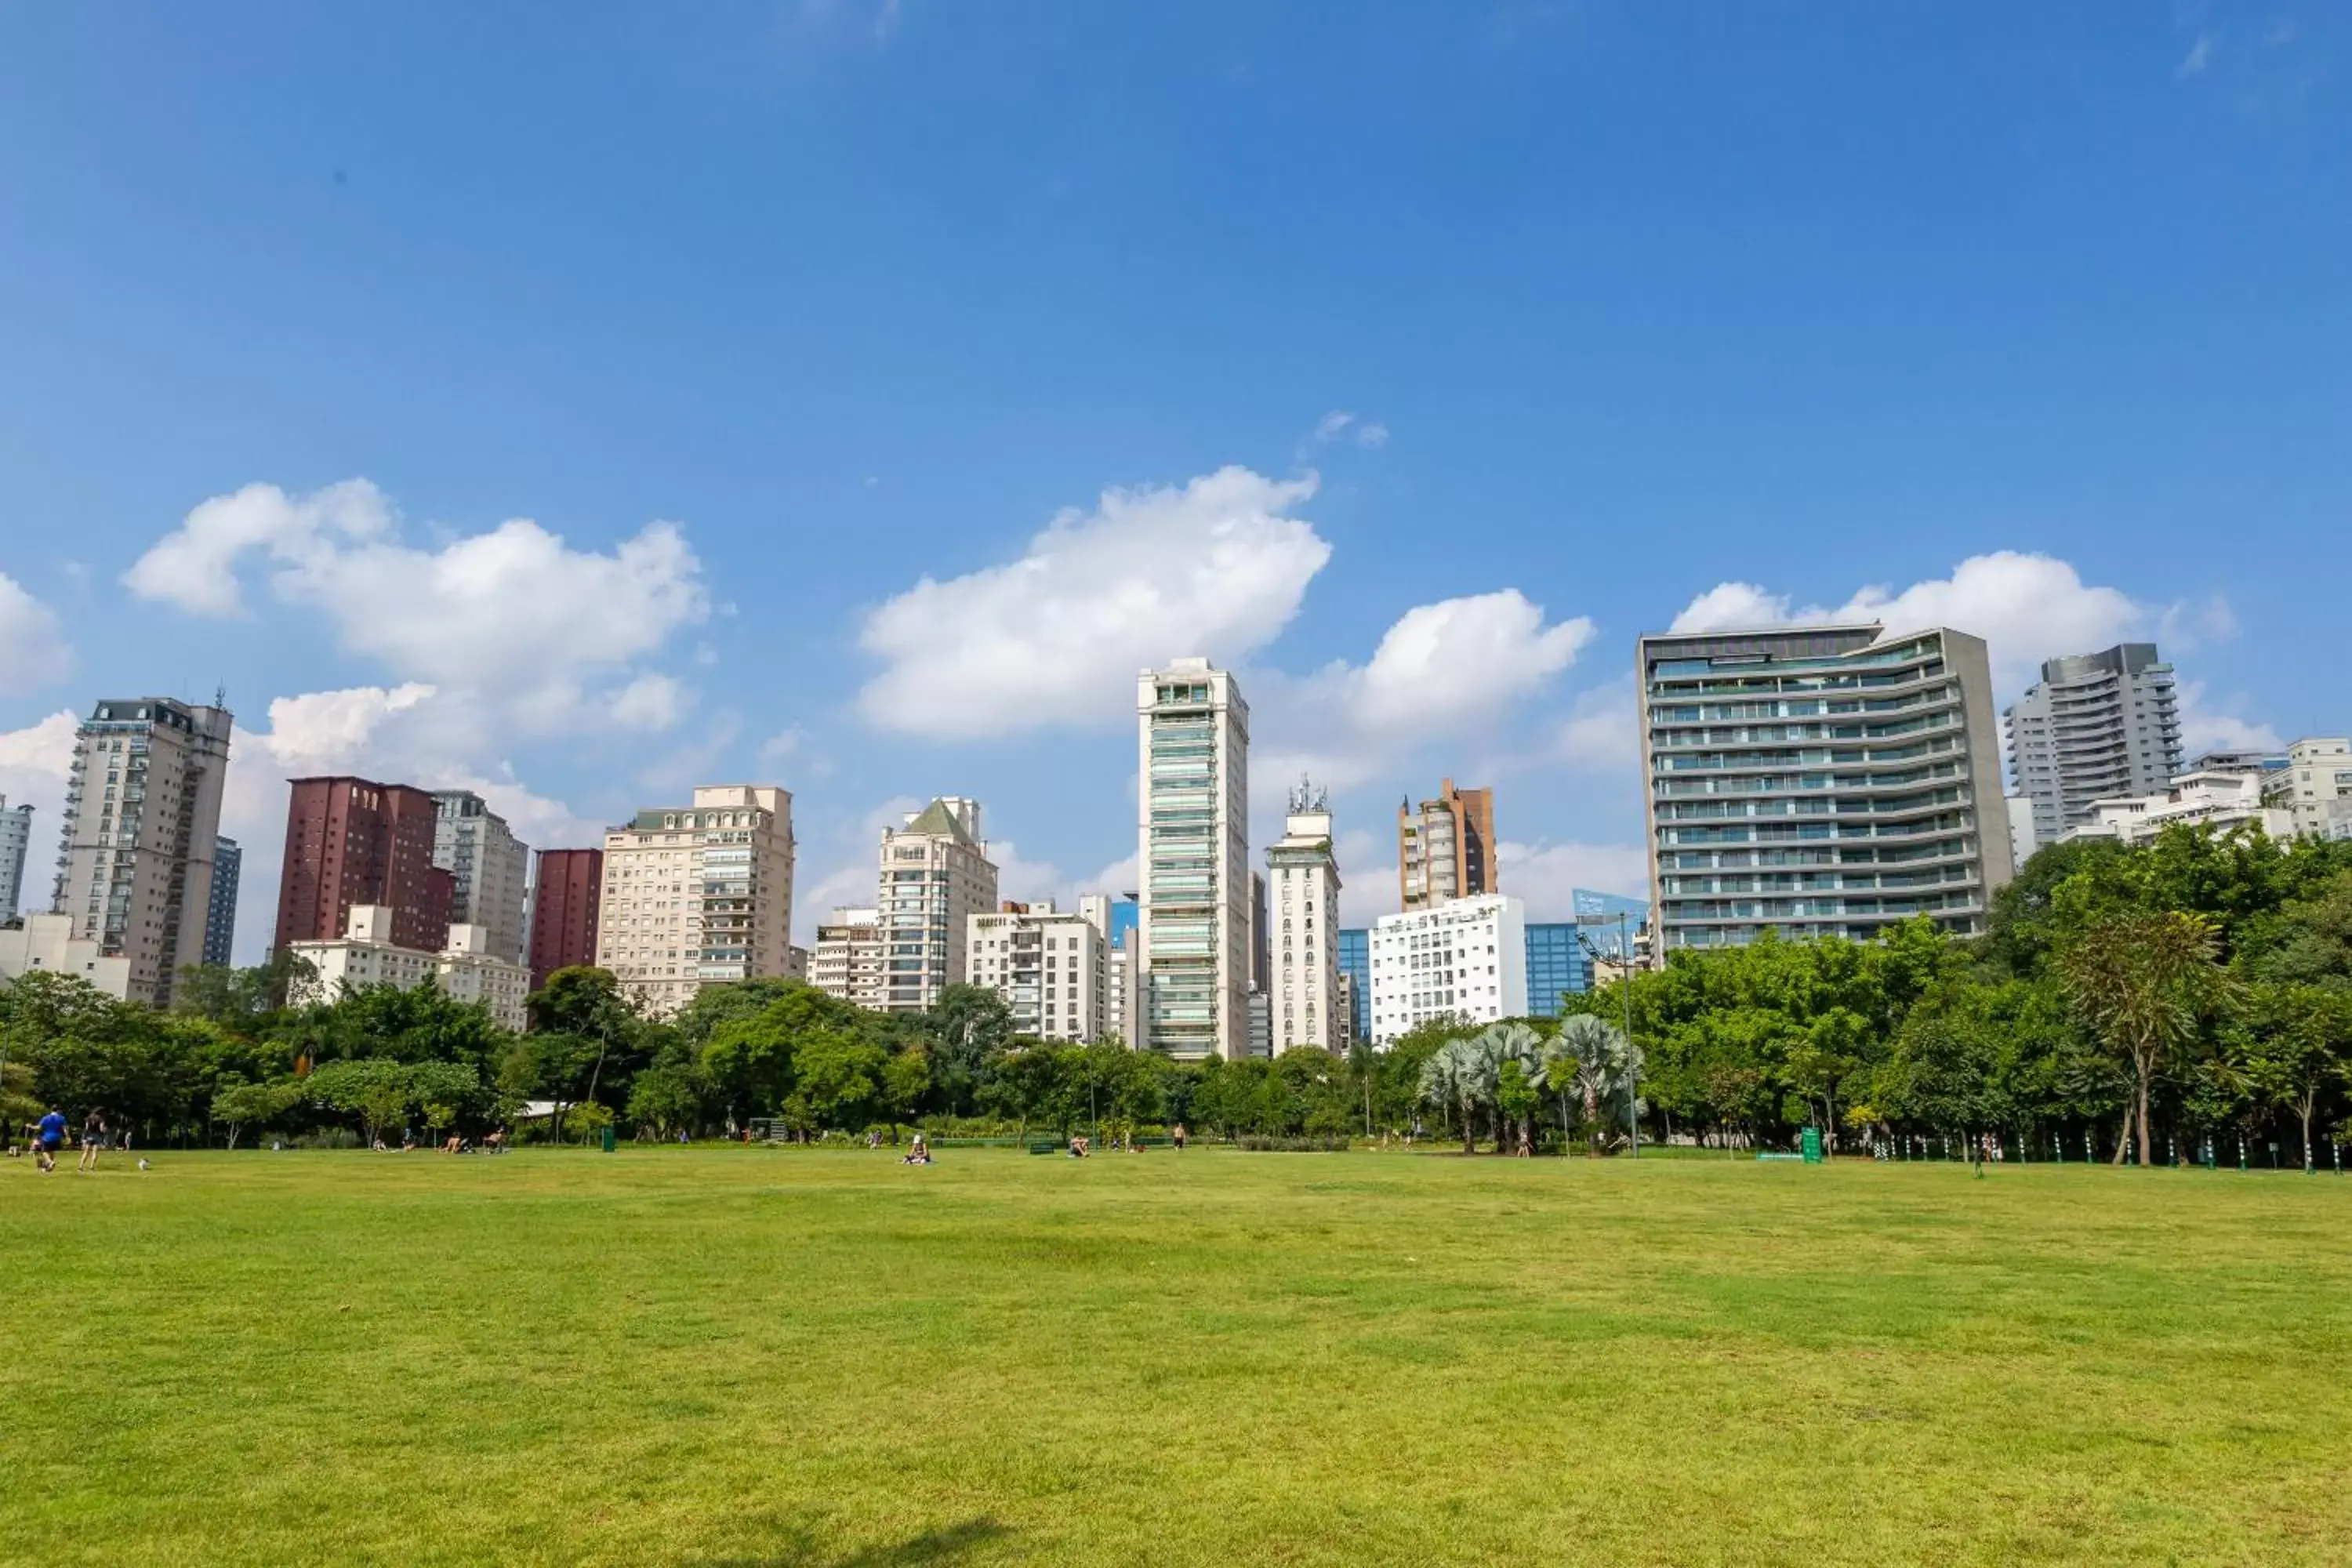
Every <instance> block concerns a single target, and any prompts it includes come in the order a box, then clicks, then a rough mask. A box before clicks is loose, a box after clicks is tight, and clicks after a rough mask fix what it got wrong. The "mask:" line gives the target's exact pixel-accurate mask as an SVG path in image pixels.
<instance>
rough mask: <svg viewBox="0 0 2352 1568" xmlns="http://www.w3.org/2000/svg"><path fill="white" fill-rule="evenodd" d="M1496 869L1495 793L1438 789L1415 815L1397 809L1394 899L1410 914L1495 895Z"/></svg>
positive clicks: (1448, 785) (1450, 786)
mask: <svg viewBox="0 0 2352 1568" xmlns="http://www.w3.org/2000/svg"><path fill="white" fill-rule="evenodd" d="M1500 881H1501V879H1500V878H1499V877H1498V876H1497V875H1496V865H1495V792H1494V791H1493V790H1491V789H1461V790H1458V789H1455V788H1454V781H1453V780H1452V779H1445V780H1442V781H1441V782H1440V783H1439V784H1438V789H1437V798H1436V799H1435V800H1424V801H1423V802H1422V803H1421V807H1420V809H1419V810H1415V809H1414V808H1413V805H1412V802H1411V801H1406V802H1404V803H1402V805H1399V806H1398V807H1397V897H1398V899H1399V900H1401V901H1402V903H1403V906H1404V907H1405V908H1406V909H1408V910H1426V909H1434V908H1435V907H1436V906H1438V905H1439V904H1442V903H1444V902H1446V901H1447V900H1452V899H1469V898H1475V897H1477V896H1478V895H1479V894H1481V893H1493V892H1499V891H1500V890H1501V888H1500Z"/></svg>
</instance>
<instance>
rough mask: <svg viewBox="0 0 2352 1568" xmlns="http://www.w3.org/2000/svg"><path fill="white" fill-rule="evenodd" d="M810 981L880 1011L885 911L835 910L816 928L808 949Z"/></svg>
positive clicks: (829, 991)
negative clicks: (812, 945)
mask: <svg viewBox="0 0 2352 1568" xmlns="http://www.w3.org/2000/svg"><path fill="white" fill-rule="evenodd" d="M808 983H809V984H812V985H814V986H815V987H816V988H817V989H818V990H820V991H822V992H824V994H826V995H828V996H838V997H840V998H841V999H842V1000H843V1001H845V1002H853V1003H856V1005H858V1006H860V1007H866V1008H870V1009H873V1010H875V1011H877V1012H878V1011H879V1010H880V1009H881V1006H882V915H881V911H880V910H834V911H833V920H832V921H831V922H830V923H828V924H824V925H820V926H818V927H817V928H816V946H814V948H811V949H810V950H809V960H808Z"/></svg>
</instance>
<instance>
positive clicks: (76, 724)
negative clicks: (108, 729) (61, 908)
mask: <svg viewBox="0 0 2352 1568" xmlns="http://www.w3.org/2000/svg"><path fill="white" fill-rule="evenodd" d="M80 725H81V721H79V719H77V718H76V717H75V716H74V714H73V712H72V711H71V710H68V709H63V708H61V709H59V710H58V711H56V712H54V713H52V714H50V715H49V716H48V717H47V718H46V719H43V720H41V721H39V722H38V723H35V724H27V725H26V727H25V728H23V729H21V730H9V731H0V797H5V799H6V801H7V804H8V806H9V808H10V809H11V810H14V809H15V808H16V807H17V806H20V805H29V806H31V807H32V808H33V839H32V843H31V844H30V845H28V846H27V847H26V851H25V882H24V888H23V890H22V891H21V893H20V894H19V895H18V898H19V900H20V905H19V907H20V908H23V909H26V910H46V909H47V908H48V907H49V862H50V860H51V859H52V858H54V857H55V855H56V851H57V846H58V834H59V833H60V832H61V831H62V830H63V828H64V826H65V822H64V815H63V814H64V811H65V804H66V778H67V773H66V770H67V767H68V764H70V763H72V762H73V748H74V731H76V730H77V729H79V728H80ZM11 912H12V911H10V910H0V919H5V918H6V917H7V916H8V915H9V914H10V913H11Z"/></svg>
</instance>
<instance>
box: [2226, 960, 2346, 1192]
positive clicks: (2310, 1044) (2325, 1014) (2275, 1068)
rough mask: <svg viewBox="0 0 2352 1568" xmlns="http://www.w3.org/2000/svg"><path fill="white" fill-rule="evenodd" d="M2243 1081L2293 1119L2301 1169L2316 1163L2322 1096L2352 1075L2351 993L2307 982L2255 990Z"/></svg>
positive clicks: (2310, 1167) (2251, 1007) (2255, 1093)
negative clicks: (2315, 1130)
mask: <svg viewBox="0 0 2352 1568" xmlns="http://www.w3.org/2000/svg"><path fill="white" fill-rule="evenodd" d="M2247 1013H2248V1015H2249V1016H2248V1023H2249V1025H2250V1026H2251V1034H2252V1039H2251V1042H2250V1044H2251V1048H2250V1049H2248V1050H2247V1051H2246V1052H2245V1055H2244V1057H2243V1058H2242V1059H2243V1062H2244V1067H2245V1073H2244V1081H2245V1082H2246V1083H2247V1085H2248V1087H2249V1088H2251V1089H2252V1091H2253V1093H2254V1095H2255V1096H2256V1097H2258V1098H2259V1099H2260V1100H2262V1101H2263V1103H2265V1104H2268V1105H2274V1106H2279V1107H2282V1108H2284V1110H2287V1111H2289V1112H2290V1113H2291V1114H2292V1115H2293V1116H2294V1119H2295V1121H2296V1124H2297V1126H2298V1128H2299V1129H2300V1131H2301V1132H2302V1135H2303V1168H2304V1169H2305V1170H2306V1171H2308V1170H2311V1169H2312V1168H2313V1163H2314V1161H2313V1154H2312V1141H2311V1126H2312V1119H2313V1116H2314V1115H2315V1112H2316V1111H2317V1110H2318V1109H2319V1103H2320V1099H2321V1097H2322V1096H2323V1095H2325V1094H2326V1092H2327V1090H2328V1089H2329V1088H2330V1087H2332V1086H2334V1085H2337V1084H2341V1083H2343V1082H2344V1081H2345V1079H2346V1078H2347V1075H2352V992H2344V991H2336V990H2331V989H2329V988H2327V987H2326V986H2324V985H2314V984H2268V985H2263V986H2259V987H2257V988H2255V989H2254V992H2253V994H2252V998H2251V1001H2250V1005H2249V1006H2248V1008H2247Z"/></svg>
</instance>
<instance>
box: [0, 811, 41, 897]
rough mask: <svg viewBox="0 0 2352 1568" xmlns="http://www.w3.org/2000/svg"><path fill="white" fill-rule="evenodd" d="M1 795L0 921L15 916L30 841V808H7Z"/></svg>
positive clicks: (23, 888) (30, 845) (31, 815)
mask: <svg viewBox="0 0 2352 1568" xmlns="http://www.w3.org/2000/svg"><path fill="white" fill-rule="evenodd" d="M7 806H8V797H7V796H6V795H0V922H5V921H12V920H14V919H16V910H17V906H18V905H19V904H20V903H21V902H22V901H23V900H24V896H25V855H26V851H27V850H28V849H30V848H31V847H32V844H33V808H32V807H31V806H29V805H20V806H17V807H16V808H15V809H14V810H10V809H7Z"/></svg>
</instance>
